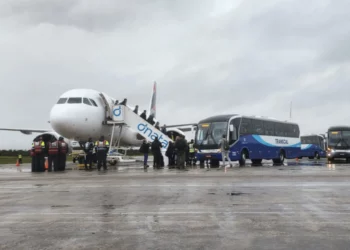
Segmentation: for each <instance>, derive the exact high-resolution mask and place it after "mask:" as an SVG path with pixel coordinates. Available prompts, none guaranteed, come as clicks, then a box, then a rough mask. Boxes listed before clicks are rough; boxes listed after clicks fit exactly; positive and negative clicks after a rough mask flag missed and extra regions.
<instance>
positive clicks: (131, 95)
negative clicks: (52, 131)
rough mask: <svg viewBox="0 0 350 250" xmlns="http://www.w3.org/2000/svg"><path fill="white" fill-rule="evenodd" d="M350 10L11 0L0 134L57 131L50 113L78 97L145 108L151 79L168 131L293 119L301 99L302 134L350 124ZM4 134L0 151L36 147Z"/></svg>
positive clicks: (1, 41) (7, 1) (4, 14)
mask: <svg viewBox="0 0 350 250" xmlns="http://www.w3.org/2000/svg"><path fill="white" fill-rule="evenodd" d="M147 2H150V3H147ZM231 2H233V3H231ZM349 9H350V2H349V1H345V0H338V1H325V0H310V1H307V3H306V2H305V1H301V0H290V1H289V0H284V1H283V0H281V1H277V0H276V1H275V0H264V1H261V0H245V1H225V0H222V1H209V0H198V1H197V0H191V1H188V0H179V1H174V0H168V1H166V0H162V1H160V0H159V1H155V0H154V1H141V0H135V1H126V0H125V1H116V0H89V1H87V0H81V1H77V0H76V1H73V0H69V1H68V0H30V1H29V0H21V1H20V0H3V1H1V3H0V85H1V87H2V88H1V90H2V91H1V98H0V106H1V110H2V119H1V121H0V127H14V128H17V127H24V128H48V129H49V128H50V126H49V124H48V123H47V121H48V120H49V112H50V109H51V107H52V106H53V105H54V104H55V103H56V102H57V99H58V97H59V96H60V95H61V94H62V93H63V92H65V91H66V90H69V89H72V88H93V89H97V90H100V91H104V92H106V93H108V94H109V95H111V96H113V97H116V98H118V99H122V98H124V97H128V100H129V103H130V104H132V103H134V104H139V105H140V106H141V108H147V106H148V104H149V99H150V95H151V89H152V82H153V81H154V80H156V81H157V82H158V97H157V102H158V103H157V108H158V110H157V112H158V113H157V116H158V119H159V120H160V121H161V123H166V124H177V123H183V122H186V123H187V122H197V121H198V120H200V119H203V118H205V117H208V116H211V115H214V114H219V113H220V114H221V113H243V114H251V115H264V116H272V117H276V118H279V119H288V117H289V104H290V101H293V119H294V121H296V122H298V123H299V125H300V128H301V132H302V133H313V132H315V133H321V132H324V131H326V129H327V127H328V126H331V125H336V124H350V116H348V115H347V110H348V109H349V108H350V101H349V98H348V96H349V94H348V93H349V91H350V84H349V80H350V76H349V73H348V72H350V71H349V68H350V64H349V62H350V45H349V44H350V15H349ZM0 136H1V140H0V148H26V147H28V146H29V145H30V142H31V140H32V138H33V136H26V135H22V134H20V133H17V132H3V131H0Z"/></svg>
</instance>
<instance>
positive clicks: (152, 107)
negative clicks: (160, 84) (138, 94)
mask: <svg viewBox="0 0 350 250" xmlns="http://www.w3.org/2000/svg"><path fill="white" fill-rule="evenodd" d="M156 99H157V83H156V82H154V84H153V90H152V97H151V101H150V105H149V110H148V115H153V117H154V118H156Z"/></svg>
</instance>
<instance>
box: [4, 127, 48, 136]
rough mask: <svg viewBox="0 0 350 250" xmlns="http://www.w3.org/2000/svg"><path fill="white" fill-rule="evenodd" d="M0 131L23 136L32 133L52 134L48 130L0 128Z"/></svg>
mask: <svg viewBox="0 0 350 250" xmlns="http://www.w3.org/2000/svg"><path fill="white" fill-rule="evenodd" d="M0 130H4V131H18V132H21V133H23V134H25V135H31V134H32V133H45V132H52V131H50V130H48V129H22V128H0Z"/></svg>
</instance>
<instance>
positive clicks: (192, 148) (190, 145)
mask: <svg viewBox="0 0 350 250" xmlns="http://www.w3.org/2000/svg"><path fill="white" fill-rule="evenodd" d="M188 147H189V149H190V153H194V145H193V143H190V144H188Z"/></svg>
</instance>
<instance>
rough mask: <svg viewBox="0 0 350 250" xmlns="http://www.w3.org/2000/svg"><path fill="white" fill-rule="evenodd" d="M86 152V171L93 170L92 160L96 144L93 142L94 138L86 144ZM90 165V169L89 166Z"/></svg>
mask: <svg viewBox="0 0 350 250" xmlns="http://www.w3.org/2000/svg"><path fill="white" fill-rule="evenodd" d="M84 151H85V154H86V155H85V162H84V163H85V170H92V160H93V153H94V143H93V142H92V138H91V137H90V138H89V140H88V141H87V142H86V143H85V147H84ZM88 164H89V167H88V166H87V165H88Z"/></svg>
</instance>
